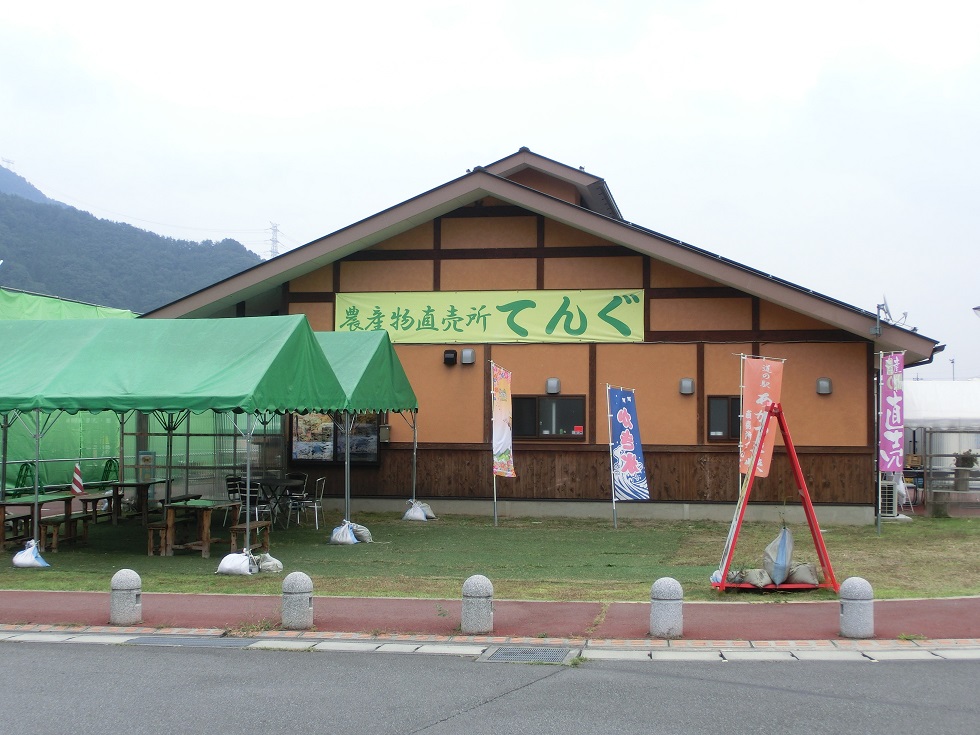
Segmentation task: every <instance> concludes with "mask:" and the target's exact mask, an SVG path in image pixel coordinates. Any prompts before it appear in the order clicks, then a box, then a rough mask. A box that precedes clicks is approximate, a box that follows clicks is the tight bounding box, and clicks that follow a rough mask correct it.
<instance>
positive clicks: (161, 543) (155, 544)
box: [146, 521, 167, 556]
mask: <svg viewBox="0 0 980 735" xmlns="http://www.w3.org/2000/svg"><path fill="white" fill-rule="evenodd" d="M166 546H167V523H166V521H156V522H154V523H148V524H147V526H146V555H147V556H154V554H155V553H156V552H157V551H159V552H160V556H163V555H164V553H165V552H166Z"/></svg>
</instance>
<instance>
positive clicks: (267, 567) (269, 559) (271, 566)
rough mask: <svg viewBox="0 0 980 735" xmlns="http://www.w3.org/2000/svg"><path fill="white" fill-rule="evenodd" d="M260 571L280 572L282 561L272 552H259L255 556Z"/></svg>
mask: <svg viewBox="0 0 980 735" xmlns="http://www.w3.org/2000/svg"><path fill="white" fill-rule="evenodd" d="M256 562H258V565H259V571H260V572H281V571H282V562H281V561H279V560H278V559H276V557H274V556H273V555H272V554H259V555H258V557H257V558H256Z"/></svg>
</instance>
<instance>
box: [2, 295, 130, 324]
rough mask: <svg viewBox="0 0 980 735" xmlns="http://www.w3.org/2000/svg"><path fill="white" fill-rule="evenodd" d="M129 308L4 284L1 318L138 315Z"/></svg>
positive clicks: (96, 317) (108, 317)
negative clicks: (28, 291) (77, 299)
mask: <svg viewBox="0 0 980 735" xmlns="http://www.w3.org/2000/svg"><path fill="white" fill-rule="evenodd" d="M135 318H136V314H135V313H134V312H132V311H126V310H125V309H113V308H111V307H109V306H96V305H94V304H83V303H82V302H80V301H68V300H66V299H59V298H56V297H54V296H42V295H41V294H35V293H27V292H26V291H17V290H16V289H7V288H0V319H135Z"/></svg>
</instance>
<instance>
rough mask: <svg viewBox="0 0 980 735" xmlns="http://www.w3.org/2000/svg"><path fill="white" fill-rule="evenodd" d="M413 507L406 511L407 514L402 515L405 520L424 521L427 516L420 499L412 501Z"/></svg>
mask: <svg viewBox="0 0 980 735" xmlns="http://www.w3.org/2000/svg"><path fill="white" fill-rule="evenodd" d="M408 502H409V503H412V505H411V507H410V508H409V509H408V510H406V511H405V515H403V516H402V520H403V521H424V520H427V519H426V517H425V511H424V510H422V504H421V503H419V502H418V501H415V502H412V501H411V500H409V501H408Z"/></svg>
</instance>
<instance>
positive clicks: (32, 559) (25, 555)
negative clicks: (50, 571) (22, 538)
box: [14, 539, 51, 569]
mask: <svg viewBox="0 0 980 735" xmlns="http://www.w3.org/2000/svg"><path fill="white" fill-rule="evenodd" d="M14 566H15V567H20V568H21V569H29V568H31V567H49V566H51V565H50V564H48V563H47V562H46V561H44V559H42V558H41V553H40V552H39V551H38V550H37V544H35V543H34V539H31V540H29V541H28V542H27V543H26V544H24V548H23V549H22V550H20V551H18V552H17V553H16V554H14Z"/></svg>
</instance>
